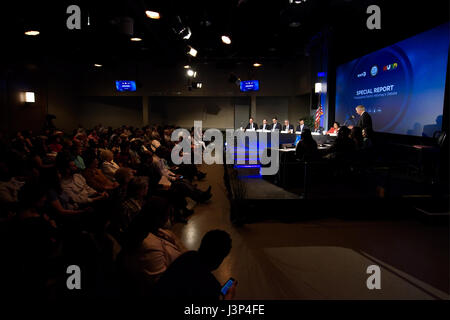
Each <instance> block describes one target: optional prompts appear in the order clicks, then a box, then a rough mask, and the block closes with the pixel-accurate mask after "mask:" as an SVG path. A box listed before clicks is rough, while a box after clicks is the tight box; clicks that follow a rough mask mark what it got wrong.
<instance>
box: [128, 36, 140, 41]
mask: <svg viewBox="0 0 450 320" xmlns="http://www.w3.org/2000/svg"><path fill="white" fill-rule="evenodd" d="M130 40H131V41H134V42H139V41H142V38H139V37H133V38H131V39H130Z"/></svg>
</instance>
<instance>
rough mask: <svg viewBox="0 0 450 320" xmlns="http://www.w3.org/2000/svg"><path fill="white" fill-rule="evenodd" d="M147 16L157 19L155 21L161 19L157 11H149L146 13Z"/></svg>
mask: <svg viewBox="0 0 450 320" xmlns="http://www.w3.org/2000/svg"><path fill="white" fill-rule="evenodd" d="M145 15H146V16H147V17H148V18H150V19H155V20H159V19H161V16H160V14H159V12H156V11H151V10H147V11H145Z"/></svg>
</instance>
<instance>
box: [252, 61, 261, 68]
mask: <svg viewBox="0 0 450 320" xmlns="http://www.w3.org/2000/svg"><path fill="white" fill-rule="evenodd" d="M253 66H254V67H255V68H258V67H261V66H262V64H261V63H258V62H255V63H254V64H253Z"/></svg>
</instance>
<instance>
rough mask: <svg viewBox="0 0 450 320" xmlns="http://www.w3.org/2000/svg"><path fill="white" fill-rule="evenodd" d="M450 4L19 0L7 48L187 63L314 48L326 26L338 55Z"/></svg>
mask: <svg viewBox="0 0 450 320" xmlns="http://www.w3.org/2000/svg"><path fill="white" fill-rule="evenodd" d="M71 4H78V5H79V6H80V7H81V14H82V20H83V25H82V29H81V30H80V31H78V30H76V31H74V30H72V31H69V30H68V29H67V28H66V19H67V17H68V14H66V8H67V6H69V5H71ZM371 4H378V5H379V6H380V7H381V9H382V29H381V30H375V31H374V30H368V29H367V28H366V26H365V24H366V19H367V16H368V15H367V14H366V8H367V6H368V5H371ZM448 6H449V5H448V1H428V2H427V3H426V4H422V5H420V6H418V5H416V4H414V2H411V1H398V0H396V1H393V0H391V1H365V0H360V1H357V0H353V1H352V0H307V1H306V2H303V3H301V4H296V3H292V4H291V3H290V1H289V0H284V1H262V0H228V1H227V0H200V1H188V0H185V1H174V0H164V1H144V0H140V1H139V0H127V1H125V0H122V1H115V0H113V1H104V0H99V1H95V0H91V1H58V2H53V1H52V2H50V1H48V2H47V3H43V2H41V1H20V0H16V1H14V3H13V4H12V5H11V4H10V5H9V6H8V7H4V8H2V10H1V15H2V17H1V19H2V21H1V24H2V28H1V30H2V34H3V35H2V42H3V45H2V50H3V51H4V53H6V55H7V56H8V59H7V60H4V61H3V64H4V63H8V62H10V61H14V60H19V61H22V60H27V61H28V60H33V59H52V58H60V59H65V60H70V61H73V62H75V63H88V64H92V63H103V64H113V63H117V61H124V60H129V61H142V60H145V61H154V62H155V63H169V64H170V63H180V62H184V61H186V59H187V55H186V46H187V45H191V46H192V47H194V48H196V49H197V50H198V56H197V58H196V59H197V60H199V61H218V62H227V61H228V62H229V61H234V62H238V61H256V60H260V61H263V60H287V59H294V58H296V57H298V56H302V55H305V54H308V50H309V49H310V48H311V46H312V45H314V41H315V40H317V38H318V37H319V38H320V37H321V36H323V35H324V34H328V35H331V41H332V42H333V43H334V44H335V45H334V47H335V48H337V50H335V52H336V54H337V56H339V58H338V59H346V58H348V57H352V56H357V55H358V54H360V53H363V52H364V51H367V52H368V51H370V50H373V49H376V48H379V47H382V46H384V45H388V44H390V43H393V42H395V41H398V40H400V39H403V38H406V37H407V36H410V35H413V34H415V33H418V32H420V31H424V30H426V29H427V28H431V27H433V26H436V25H438V24H441V23H443V22H446V21H448V16H449V7H448ZM148 9H151V10H155V11H158V12H160V14H161V19H160V20H151V19H148V18H147V17H146V16H145V10H148ZM88 16H89V21H90V26H87V17H88ZM123 17H131V18H132V19H133V20H134V34H135V35H136V36H139V37H142V38H143V41H142V42H136V43H134V42H131V41H130V40H129V36H126V35H124V34H121V32H120V21H121V19H122V18H123ZM177 17H180V19H181V21H182V23H183V24H184V25H185V26H188V27H189V28H190V29H191V31H192V36H191V38H190V39H189V40H183V39H181V37H179V36H177V35H176V34H175V32H174V30H173V29H174V28H176V26H177V24H178V22H177ZM291 23H299V26H298V27H292V26H291ZM29 28H32V29H36V28H37V29H39V31H40V32H41V34H40V35H39V36H37V37H27V36H25V35H24V31H25V29H29ZM224 33H227V34H229V35H231V38H232V44H231V45H229V46H227V45H224V44H223V43H222V42H221V40H220V36H221V35H222V34H224Z"/></svg>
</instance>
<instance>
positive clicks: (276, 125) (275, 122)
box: [271, 117, 282, 131]
mask: <svg viewBox="0 0 450 320" xmlns="http://www.w3.org/2000/svg"><path fill="white" fill-rule="evenodd" d="M281 129H282V128H281V124H279V123H278V119H277V117H273V119H272V127H271V130H272V131H275V130H279V131H281Z"/></svg>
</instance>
